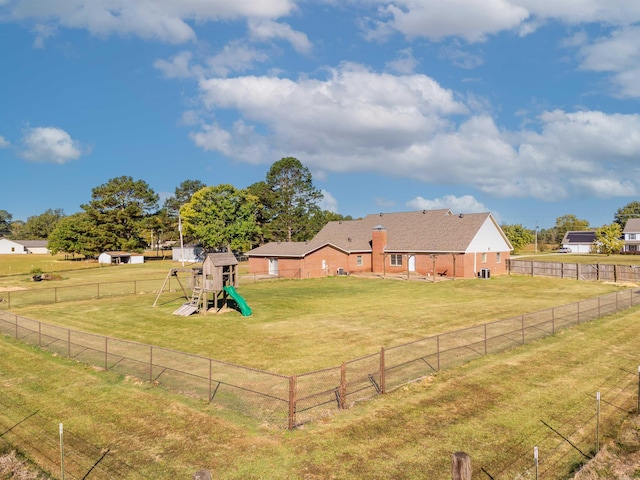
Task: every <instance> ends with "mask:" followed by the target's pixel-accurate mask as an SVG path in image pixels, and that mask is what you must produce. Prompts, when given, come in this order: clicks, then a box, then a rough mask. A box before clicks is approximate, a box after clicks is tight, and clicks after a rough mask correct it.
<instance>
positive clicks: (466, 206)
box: [407, 195, 489, 213]
mask: <svg viewBox="0 0 640 480" xmlns="http://www.w3.org/2000/svg"><path fill="white" fill-rule="evenodd" d="M407 206H408V207H411V208H413V209H415V210H439V209H443V208H448V209H450V210H451V211H453V212H454V213H484V212H488V211H489V209H488V208H487V207H485V206H484V205H483V204H482V203H481V202H479V201H477V200H476V199H475V198H474V197H473V196H472V195H463V196H462V197H456V196H455V195H445V196H444V197H441V198H434V199H433V200H427V199H426V198H423V197H416V198H414V199H412V200H409V201H408V202H407Z"/></svg>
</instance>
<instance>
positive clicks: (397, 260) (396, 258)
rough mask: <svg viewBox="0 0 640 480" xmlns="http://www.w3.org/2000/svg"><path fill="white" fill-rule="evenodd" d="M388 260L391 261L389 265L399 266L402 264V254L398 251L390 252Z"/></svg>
mask: <svg viewBox="0 0 640 480" xmlns="http://www.w3.org/2000/svg"><path fill="white" fill-rule="evenodd" d="M390 261H391V266H392V267H401V266H402V255H400V254H399V253H392V254H391V258H390Z"/></svg>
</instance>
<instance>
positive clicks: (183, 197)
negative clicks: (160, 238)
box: [164, 180, 206, 221]
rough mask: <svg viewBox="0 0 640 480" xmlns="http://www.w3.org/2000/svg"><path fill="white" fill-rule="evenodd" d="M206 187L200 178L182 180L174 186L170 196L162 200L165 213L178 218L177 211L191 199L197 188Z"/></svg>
mask: <svg viewBox="0 0 640 480" xmlns="http://www.w3.org/2000/svg"><path fill="white" fill-rule="evenodd" d="M204 187H206V185H205V184H204V183H202V182H201V181H200V180H184V181H183V182H182V183H180V185H179V186H177V187H176V189H175V192H174V194H173V195H172V196H170V197H168V198H167V199H166V200H165V201H164V208H165V209H166V210H167V215H169V216H170V217H173V218H175V219H176V221H177V219H178V213H179V212H180V208H181V207H182V206H183V205H185V204H187V203H189V202H190V201H191V197H193V194H194V193H196V192H197V191H198V190H201V189H203V188H204Z"/></svg>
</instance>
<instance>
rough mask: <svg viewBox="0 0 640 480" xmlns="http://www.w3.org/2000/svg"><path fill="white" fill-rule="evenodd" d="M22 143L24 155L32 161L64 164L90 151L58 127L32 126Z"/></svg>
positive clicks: (22, 153)
mask: <svg viewBox="0 0 640 480" xmlns="http://www.w3.org/2000/svg"><path fill="white" fill-rule="evenodd" d="M22 143H23V146H24V148H23V150H22V152H21V155H22V157H23V158H25V159H26V160H29V161H32V162H43V163H59V164H63V163H67V162H69V161H71V160H76V159H78V158H80V156H81V155H82V154H83V153H85V152H88V149H85V148H83V147H82V146H81V145H80V143H79V142H77V141H75V140H73V139H72V138H71V136H70V135H69V134H68V133H67V132H65V131H64V130H62V129H60V128H56V127H36V128H30V129H29V130H28V131H27V132H26V134H25V135H24V137H23V138H22Z"/></svg>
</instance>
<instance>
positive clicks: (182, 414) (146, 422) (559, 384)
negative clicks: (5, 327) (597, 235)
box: [0, 282, 640, 480]
mask: <svg viewBox="0 0 640 480" xmlns="http://www.w3.org/2000/svg"><path fill="white" fill-rule="evenodd" d="M461 283H462V282H461ZM486 283H489V282H486ZM458 288H460V287H458ZM638 338H640V312H639V311H638V308H633V309H630V310H627V311H625V312H622V313H620V314H617V315H613V316H610V317H607V318H604V319H601V320H597V321H594V322H590V323H587V324H583V325H580V326H578V327H575V328H572V329H569V330H565V331H563V332H561V333H559V334H557V335H554V336H551V337H547V338H545V339H542V340H539V341H537V342H533V343H531V344H528V345H525V346H523V347H518V348H516V349H513V350H510V351H508V352H503V353H501V354H497V355H489V356H487V357H483V358H481V359H479V360H475V361H472V362H470V363H469V364H467V365H465V366H462V367H459V368H454V369H451V370H448V371H444V372H441V373H439V374H438V375H435V376H433V377H429V378H428V379H427V380H425V381H422V382H420V383H416V384H413V385H408V386H406V387H403V388H400V389H398V390H396V391H394V392H391V393H389V394H386V395H383V396H379V397H376V398H375V399H373V400H371V401H367V402H363V403H360V404H358V405H356V406H355V407H353V408H351V409H350V410H348V411H343V412H341V413H339V414H338V413H337V414H336V415H335V416H332V417H329V418H326V419H324V420H322V421H318V422H315V423H312V424H308V425H306V426H305V427H304V428H301V429H298V430H295V431H292V432H285V431H273V430H264V429H262V428H260V427H259V426H258V425H254V424H252V423H251V422H250V421H247V420H245V419H242V418H240V417H237V416H234V414H233V413H230V412H225V411H223V410H220V409H218V408H217V407H216V405H215V404H207V403H205V402H200V401H196V400H193V399H189V398H185V397H181V396H179V395H174V394H172V393H171V392H167V391H165V390H163V389H161V388H156V387H153V386H152V385H150V384H148V383H142V384H139V383H136V382H134V381H132V380H131V379H127V378H124V377H121V376H117V375H114V374H112V373H109V372H98V371H96V370H94V369H92V368H89V367H86V366H83V365H81V364H76V363H74V362H72V361H69V360H66V359H63V358H59V357H52V356H51V355H49V354H46V353H44V352H41V351H39V350H37V349H33V348H29V347H26V346H24V345H21V344H18V343H15V342H13V341H11V340H2V344H1V345H0V347H1V349H2V355H0V391H1V392H2V395H3V399H4V398H5V397H9V398H13V399H15V402H16V403H18V404H19V405H21V406H24V407H27V408H28V409H29V410H30V411H36V410H37V411H38V412H39V415H41V416H42V417H43V418H47V419H50V420H51V425H49V427H51V428H50V429H49V430H50V431H51V438H50V439H48V441H44V439H40V440H43V441H37V440H38V439H35V440H36V441H35V443H36V444H37V445H38V449H37V450H31V451H28V448H29V447H28V446H27V445H24V444H22V446H23V447H24V448H25V449H27V453H30V454H31V455H32V456H33V457H34V458H35V459H38V458H39V455H41V454H42V455H47V456H48V457H49V458H50V459H55V458H59V452H58V451H57V443H56V436H57V422H64V424H65V432H69V434H73V435H74V436H77V437H80V438H83V439H85V441H88V442H90V443H91V444H93V445H97V446H100V447H103V448H105V449H106V448H109V449H110V450H109V455H108V456H109V458H112V457H113V458H116V459H118V460H119V461H121V462H125V463H126V464H127V465H130V466H131V467H132V469H133V470H132V471H131V472H130V473H129V475H127V478H155V479H159V480H163V479H175V478H191V475H192V474H193V473H194V472H195V471H197V470H199V469H202V468H205V469H207V470H210V471H211V472H212V475H213V478H216V479H222V480H225V479H243V480H244V479H329V478H335V479H361V478H367V479H425V478H426V479H446V478H451V454H452V453H453V452H455V451H459V450H462V451H466V452H467V453H469V454H470V455H471V457H472V462H473V465H474V468H475V469H476V471H477V469H478V468H480V467H483V468H485V469H486V470H487V471H488V472H490V473H492V474H494V475H496V472H499V471H500V470H501V469H502V468H503V467H504V466H507V465H509V464H511V463H513V462H516V461H517V460H518V455H523V456H525V459H529V463H530V459H531V458H532V457H531V455H532V451H533V446H534V445H538V443H537V442H538V441H539V440H540V437H541V436H546V435H549V432H548V431H546V430H544V429H543V428H542V427H541V423H540V419H544V420H548V421H551V420H550V419H553V420H554V421H552V424H556V425H557V424H560V425H562V424H563V423H564V420H566V418H567V416H568V415H572V413H571V412H572V411H573V410H574V407H575V405H576V404H580V403H583V402H584V401H585V399H588V398H593V396H594V392H595V391H599V390H600V389H601V388H602V387H604V386H607V385H608V384H609V383H610V382H611V379H612V378H619V377H620V376H621V375H625V372H624V371H628V372H631V377H630V378H631V380H632V381H635V380H634V378H635V377H634V375H633V373H634V372H635V371H636V366H637V365H638V362H639V361H640V356H639V353H638V349H637V339H638ZM603 391H604V392H605V393H604V395H605V397H604V398H605V400H610V397H608V396H607V391H606V390H603ZM586 415H587V416H590V415H593V414H592V413H588V412H587V413H586ZM584 420H585V422H587V421H589V418H585V419H584ZM28 422H29V420H26V422H25V425H24V426H25V428H28ZM601 433H602V434H603V439H602V442H604V441H605V438H604V434H605V429H604V426H603V429H602V431H601ZM7 438H15V437H12V436H11V435H7ZM30 440H31V441H33V440H34V439H33V438H32V439H30ZM17 441H20V439H19V438H18V440H17ZM557 441H558V442H560V439H557ZM19 446H20V445H19ZM514 447H516V448H515V449H514ZM569 450H571V449H569ZM68 453H69V454H71V452H68ZM547 454H548V452H547V451H545V450H542V451H541V455H542V458H543V460H544V458H545V455H547ZM576 455H577V456H578V457H579V454H577V453H576ZM574 461H575V455H574V456H569V457H566V458H563V460H562V461H561V462H559V463H558V464H556V465H554V467H555V468H554V471H553V472H551V474H549V475H546V476H545V477H544V478H553V479H555V478H557V479H560V478H568V476H569V475H568V472H569V469H570V468H571V466H572V464H573V462H574ZM474 478H475V477H474ZM497 478H502V477H497Z"/></svg>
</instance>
